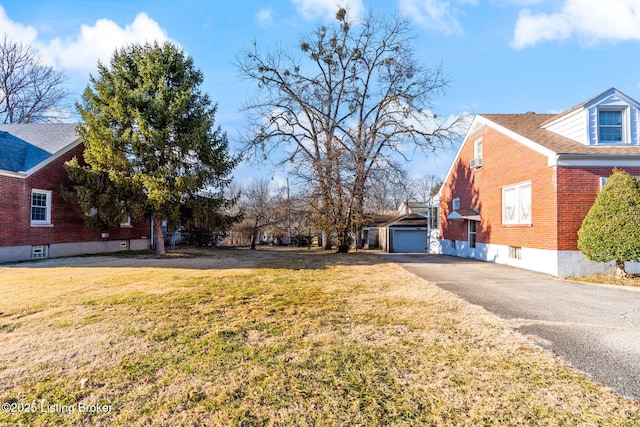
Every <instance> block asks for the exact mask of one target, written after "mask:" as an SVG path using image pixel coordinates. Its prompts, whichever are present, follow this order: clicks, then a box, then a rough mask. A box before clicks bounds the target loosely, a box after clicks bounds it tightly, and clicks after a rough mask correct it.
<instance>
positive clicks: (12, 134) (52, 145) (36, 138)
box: [0, 123, 82, 179]
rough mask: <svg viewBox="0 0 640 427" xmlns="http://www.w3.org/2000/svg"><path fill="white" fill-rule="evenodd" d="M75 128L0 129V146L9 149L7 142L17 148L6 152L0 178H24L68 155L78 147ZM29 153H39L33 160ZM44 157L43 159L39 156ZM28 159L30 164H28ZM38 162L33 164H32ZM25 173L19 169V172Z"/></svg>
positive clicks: (29, 126) (26, 126)
mask: <svg viewBox="0 0 640 427" xmlns="http://www.w3.org/2000/svg"><path fill="white" fill-rule="evenodd" d="M76 126H77V125H75V124H66V123H65V124H63V123H60V124H57V123H56V124H4V125H0V132H2V134H3V135H4V138H5V140H4V144H5V146H7V144H9V145H11V143H12V142H11V141H15V144H22V145H18V147H21V148H19V149H17V150H15V151H12V150H9V154H8V155H9V156H14V157H9V158H8V162H5V167H9V168H10V169H0V175H3V176H10V177H14V178H23V179H24V178H28V177H29V176H31V175H33V174H34V173H36V172H38V171H39V170H41V169H42V168H44V167H46V166H47V165H48V164H50V163H51V162H53V161H55V160H57V159H58V158H60V157H61V156H63V155H65V154H66V153H68V152H69V151H70V150H72V149H74V148H76V147H77V146H78V145H80V144H81V143H82V141H81V140H80V137H79V136H78V134H77V133H76V130H75V129H76ZM33 153H40V154H39V157H40V158H38V157H35V158H34V157H33V156H34V154H33ZM43 155H44V156H43ZM29 156H31V161H29V160H28V159H29ZM34 160H35V161H38V160H40V161H38V162H37V163H35V164H34V163H33V161H34ZM23 167H24V168H25V169H22V168H23Z"/></svg>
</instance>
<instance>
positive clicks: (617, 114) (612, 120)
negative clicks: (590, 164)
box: [598, 109, 624, 144]
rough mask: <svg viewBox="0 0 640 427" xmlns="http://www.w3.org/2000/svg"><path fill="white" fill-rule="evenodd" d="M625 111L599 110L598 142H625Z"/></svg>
mask: <svg viewBox="0 0 640 427" xmlns="http://www.w3.org/2000/svg"><path fill="white" fill-rule="evenodd" d="M623 123H624V120H623V111H622V110H620V109H618V110H609V109H601V110H598V143H601V144H615V143H620V142H624V132H623V131H624V128H623Z"/></svg>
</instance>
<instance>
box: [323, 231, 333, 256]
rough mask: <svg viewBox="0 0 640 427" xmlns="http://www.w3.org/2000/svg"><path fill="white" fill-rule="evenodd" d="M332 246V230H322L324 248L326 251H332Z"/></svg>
mask: <svg viewBox="0 0 640 427" xmlns="http://www.w3.org/2000/svg"><path fill="white" fill-rule="evenodd" d="M331 248H332V246H331V232H330V231H323V232H322V249H323V250H325V251H330V250H331Z"/></svg>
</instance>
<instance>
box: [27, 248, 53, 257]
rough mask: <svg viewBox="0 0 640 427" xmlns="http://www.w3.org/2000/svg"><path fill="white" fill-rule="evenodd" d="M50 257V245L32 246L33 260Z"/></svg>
mask: <svg viewBox="0 0 640 427" xmlns="http://www.w3.org/2000/svg"><path fill="white" fill-rule="evenodd" d="M48 256H49V245H38V246H31V258H33V259H41V258H47V257H48Z"/></svg>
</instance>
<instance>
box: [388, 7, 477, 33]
mask: <svg viewBox="0 0 640 427" xmlns="http://www.w3.org/2000/svg"><path fill="white" fill-rule="evenodd" d="M458 3H460V4H466V5H476V2H475V1H469V0H458ZM398 5H399V7H400V12H401V13H402V14H403V15H405V16H407V17H409V18H410V19H412V20H413V21H414V22H415V23H416V24H417V25H419V26H420V27H423V28H427V29H430V30H435V31H438V32H441V33H443V34H446V35H462V34H463V33H464V31H463V30H462V26H461V25H460V23H459V22H458V20H457V19H456V17H455V15H456V8H455V7H452V6H451V3H450V2H449V1H443V0H399V1H398Z"/></svg>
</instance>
